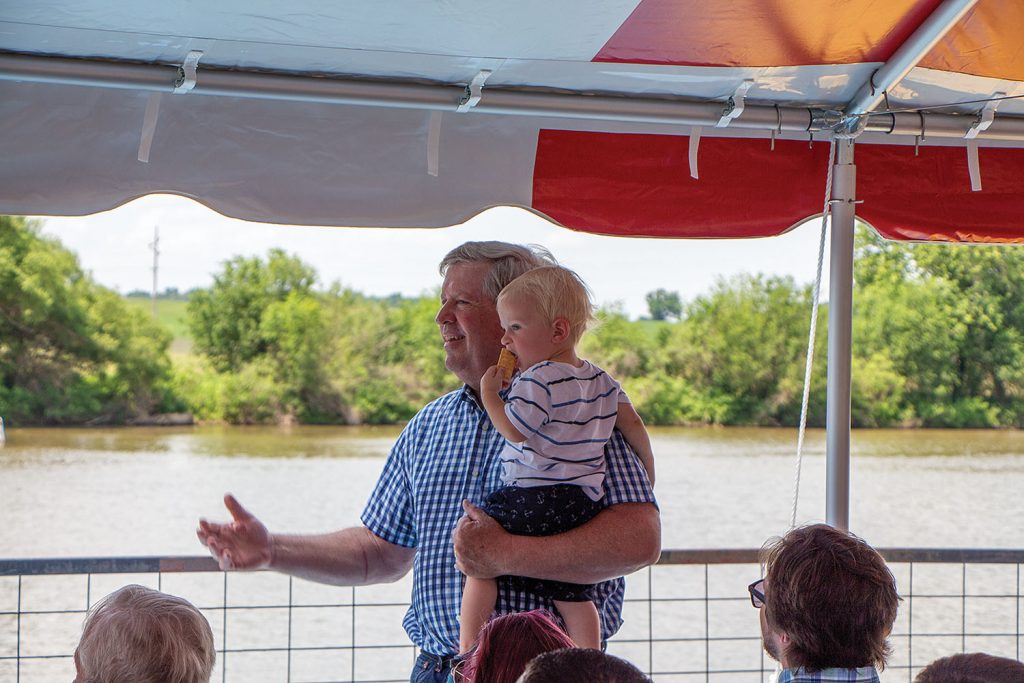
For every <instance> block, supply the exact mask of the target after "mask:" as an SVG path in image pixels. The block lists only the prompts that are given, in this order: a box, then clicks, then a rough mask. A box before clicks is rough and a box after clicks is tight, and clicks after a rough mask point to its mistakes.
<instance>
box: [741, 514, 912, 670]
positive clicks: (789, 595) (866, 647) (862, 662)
mask: <svg viewBox="0 0 1024 683" xmlns="http://www.w3.org/2000/svg"><path fill="white" fill-rule="evenodd" d="M761 564H762V566H763V567H764V578H763V579H759V580H758V581H755V582H754V583H752V584H750V586H749V587H748V590H749V592H750V601H751V603H752V604H753V605H754V607H755V608H757V609H758V610H760V618H761V634H762V640H763V642H764V649H765V651H766V652H767V653H768V654H769V656H771V657H772V658H773V659H775V660H777V661H778V662H779V663H780V664H781V665H782V668H783V671H782V674H781V675H780V676H779V678H778V682H777V683H878V682H879V677H878V672H879V671H880V670H882V669H884V668H885V663H886V659H887V658H888V656H889V654H890V652H891V648H890V646H889V643H888V637H889V633H890V632H891V631H892V625H893V623H894V622H895V621H896V609H897V606H898V604H899V601H900V598H899V596H898V595H897V594H896V581H895V579H894V578H893V575H892V572H890V571H889V568H888V566H886V564H885V560H883V559H882V556H881V555H879V554H878V552H877V551H876V550H875V549H874V548H872V547H871V546H870V545H868V544H867V543H866V542H864V541H863V540H862V539H860V538H858V537H857V536H854V535H853V534H850V533H848V532H845V531H840V530H838V529H834V528H832V527H830V526H827V525H825V524H815V525H811V526H805V527H800V528H797V529H793V530H792V531H790V532H789V533H788V534H786V535H785V536H784V537H782V538H777V539H773V540H770V541H769V542H768V543H766V544H765V546H764V548H763V549H762V550H761Z"/></svg>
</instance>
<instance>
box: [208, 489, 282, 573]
mask: <svg viewBox="0 0 1024 683" xmlns="http://www.w3.org/2000/svg"><path fill="white" fill-rule="evenodd" d="M224 505H225V506H226V507H227V509H228V512H230V513H231V517H232V521H231V522H230V523H228V524H220V523H217V522H210V521H207V520H205V519H200V520H199V528H198V529H196V536H198V537H199V542H200V543H202V544H203V545H205V546H206V547H207V548H208V549H209V550H210V554H211V555H213V559H215V560H217V564H219V565H220V568H221V569H224V570H228V569H260V568H262V567H268V566H270V561H271V559H273V554H272V552H271V541H270V532H268V531H267V527H265V526H264V525H263V522H261V521H260V520H258V519H256V518H255V517H253V516H252V513H250V512H249V511H248V510H246V509H245V508H244V507H242V504H241V503H239V502H238V501H237V500H235V497H234V496H232V495H231V494H230V493H228V494H226V495H225V496H224Z"/></svg>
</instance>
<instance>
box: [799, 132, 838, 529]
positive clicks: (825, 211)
mask: <svg viewBox="0 0 1024 683" xmlns="http://www.w3.org/2000/svg"><path fill="white" fill-rule="evenodd" d="M835 158H836V141H835V138H833V139H832V142H831V143H830V144H829V146H828V172H827V173H826V175H825V203H824V205H823V207H822V209H821V237H820V239H819V240H818V271H817V274H816V275H815V277H814V293H813V294H812V295H811V330H810V333H809V334H808V338H807V362H806V363H805V364H804V394H803V398H802V399H801V401H800V428H799V430H798V431H797V439H796V478H795V484H794V486H793V516H792V518H791V519H790V523H789V526H790V528H795V527H796V511H797V505H798V504H799V502H800V471H801V469H802V466H803V459H804V434H805V433H806V431H807V405H808V403H809V401H810V397H811V369H812V368H813V367H814V338H815V336H816V334H817V331H818V307H819V298H820V296H821V271H822V267H823V266H824V263H825V235H826V231H827V230H828V216H829V213H830V212H831V210H832V170H833V164H834V163H835Z"/></svg>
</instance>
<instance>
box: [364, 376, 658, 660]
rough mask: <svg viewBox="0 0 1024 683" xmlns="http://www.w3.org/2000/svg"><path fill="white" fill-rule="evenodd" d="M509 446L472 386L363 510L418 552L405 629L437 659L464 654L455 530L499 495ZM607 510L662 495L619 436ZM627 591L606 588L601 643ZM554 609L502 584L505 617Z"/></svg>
mask: <svg viewBox="0 0 1024 683" xmlns="http://www.w3.org/2000/svg"><path fill="white" fill-rule="evenodd" d="M504 445H505V439H504V438H503V437H502V436H501V434H499V433H498V431H497V430H496V429H494V427H493V426H492V425H491V421H490V419H489V418H488V417H487V413H486V412H485V411H484V410H483V408H481V407H480V405H479V403H477V400H476V397H475V396H474V395H473V393H472V392H471V391H470V390H469V388H468V387H463V388H462V389H459V390H456V391H453V392H451V393H450V394H446V395H444V396H442V397H441V398H439V399H437V400H435V401H433V402H432V403H430V404H429V405H427V406H426V407H425V408H423V410H421V411H420V412H419V413H418V414H417V415H416V416H415V417H414V418H413V419H412V420H411V421H410V422H409V424H408V425H407V426H406V428H405V429H404V430H403V431H402V434H401V436H399V437H398V441H397V442H396V443H395V445H394V447H393V448H392V449H391V454H390V455H389V456H388V459H387V462H386V463H385V464H384V471H383V472H382V473H381V476H380V479H379V480H378V481H377V487H376V488H375V489H374V491H373V494H372V495H371V496H370V501H369V502H368V503H367V504H366V509H365V510H363V515H362V522H363V524H364V525H366V528H367V529H369V530H370V531H372V532H373V533H375V534H376V535H377V536H379V537H381V538H383V539H384V540H385V541H388V542H389V543H394V544H395V545H400V546H403V547H406V548H415V549H416V555H415V557H414V559H413V588H412V604H411V605H410V607H409V611H408V612H407V613H406V615H405V620H404V622H403V625H404V626H405V630H406V632H407V633H408V634H409V638H410V639H411V640H412V642H413V643H415V644H416V645H417V646H419V647H420V648H421V649H423V650H424V651H426V652H429V653H430V654H435V655H451V654H454V653H456V652H458V649H459V648H458V645H459V621H458V615H459V607H460V605H461V603H462V587H463V584H464V582H465V577H464V576H463V575H462V572H460V571H459V570H457V569H455V553H454V551H453V549H452V538H451V536H452V530H453V529H454V528H455V523H456V522H457V521H458V520H459V517H461V516H462V500H463V499H464V498H468V499H469V500H470V501H472V502H474V503H476V504H478V505H479V504H480V503H481V502H483V499H484V497H485V496H487V494H489V493H491V492H492V491H495V490H497V489H499V488H501V486H502V483H501V462H500V458H499V457H498V456H499V453H501V450H502V448H503V446H504ZM606 455H607V461H608V475H607V477H606V479H605V489H606V490H607V495H605V497H604V499H603V501H602V502H603V503H604V504H605V505H615V504H617V503H653V502H654V493H653V492H652V490H651V486H650V484H649V483H648V481H647V475H646V473H645V471H644V468H643V465H642V464H641V463H640V461H639V459H637V457H636V456H635V455H634V454H633V453H632V451H631V450H630V449H629V446H628V445H627V444H626V442H625V440H624V439H623V438H622V435H621V434H619V433H618V432H615V433H614V435H613V437H612V439H611V441H609V444H608V449H607V450H606ZM624 587H625V583H624V581H623V579H621V578H619V579H615V580H612V581H606V582H604V583H602V584H598V587H597V594H598V600H597V603H598V611H599V613H600V615H601V629H602V634H603V637H605V638H607V637H609V636H611V635H612V634H614V633H615V632H616V631H617V630H618V629H619V626H621V625H622V616H621V612H622V598H623V593H624ZM539 607H547V608H549V609H551V608H553V605H552V604H551V602H550V601H549V600H545V599H542V598H538V597H536V596H534V595H530V594H522V593H517V592H515V591H513V590H512V589H511V588H510V586H509V585H507V582H504V581H499V582H498V611H499V612H500V613H507V612H522V611H526V610H531V609H536V608H539Z"/></svg>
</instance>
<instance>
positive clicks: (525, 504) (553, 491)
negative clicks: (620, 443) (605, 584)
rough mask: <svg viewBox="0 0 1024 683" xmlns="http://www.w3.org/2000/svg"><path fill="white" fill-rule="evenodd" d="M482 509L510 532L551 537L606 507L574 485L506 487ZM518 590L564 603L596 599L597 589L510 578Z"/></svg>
mask: <svg viewBox="0 0 1024 683" xmlns="http://www.w3.org/2000/svg"><path fill="white" fill-rule="evenodd" d="M482 507H483V510H484V512H486V513H487V514H488V515H490V516H491V517H493V518H494V519H496V520H497V521H498V523H499V524H501V526H502V527H503V528H504V529H505V530H506V531H508V532H509V533H513V534H517V535H519V536H550V535H552V534H560V533H562V532H563V531H569V530H570V529H575V528H576V527H578V526H580V525H581V524H584V523H586V522H589V521H590V520H591V519H593V518H594V517H596V516H597V513H599V512H600V511H601V510H602V509H604V506H603V505H601V502H600V501H594V500H591V499H590V496H588V495H587V494H586V493H584V492H583V488H582V487H580V486H573V485H572V484H555V485H554V486H529V487H524V486H506V487H504V488H500V489H498V490H497V491H495V492H494V493H492V494H491V495H489V496H487V498H486V500H484V504H483V506H482ZM508 578H509V581H510V583H511V584H512V585H513V586H514V587H515V588H516V589H518V590H521V591H526V592H529V593H533V594H534V595H537V596H541V597H547V598H550V599H552V600H561V601H564V602H587V601H591V600H593V599H594V597H595V596H594V586H593V585H585V584H578V583H565V582H562V581H547V580H544V579H533V578H529V577H525V576H510V577H508Z"/></svg>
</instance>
